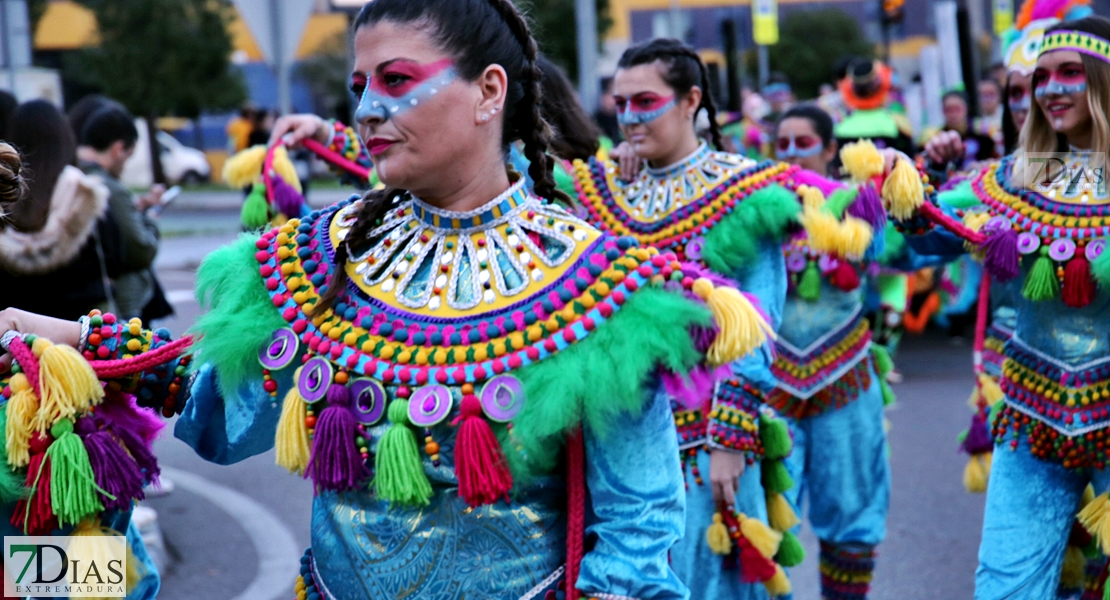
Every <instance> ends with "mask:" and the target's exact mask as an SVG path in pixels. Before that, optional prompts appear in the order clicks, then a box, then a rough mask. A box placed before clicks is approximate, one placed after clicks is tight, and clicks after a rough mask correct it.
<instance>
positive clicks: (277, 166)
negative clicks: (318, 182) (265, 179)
mask: <svg viewBox="0 0 1110 600" xmlns="http://www.w3.org/2000/svg"><path fill="white" fill-rule="evenodd" d="M272 165H273V169H274V171H276V172H277V174H278V175H279V176H280V177H281V178H282V179H284V180H285V183H288V184H289V185H291V186H293V187H294V188H296V190H297V191H298V192H300V191H301V180H300V178H298V177H297V168H296V167H294V166H293V161H291V160H289V151H288V150H286V149H285V146H278V147H277V148H276V149H275V150H274V162H273V163H272Z"/></svg>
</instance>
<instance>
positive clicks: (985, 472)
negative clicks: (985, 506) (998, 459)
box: [964, 452, 994, 494]
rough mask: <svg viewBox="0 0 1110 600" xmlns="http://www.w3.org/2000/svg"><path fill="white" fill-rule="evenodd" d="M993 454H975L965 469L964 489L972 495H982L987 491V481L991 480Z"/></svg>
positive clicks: (969, 459)
mask: <svg viewBox="0 0 1110 600" xmlns="http://www.w3.org/2000/svg"><path fill="white" fill-rule="evenodd" d="M993 456H994V455H993V454H992V453H991V452H984V453H982V454H973V455H972V456H970V457H969V458H968V460H967V466H966V467H964V489H966V490H967V491H969V492H971V493H972V494H982V493H983V492H985V491H987V481H989V480H990V474H991V458H992V457H993Z"/></svg>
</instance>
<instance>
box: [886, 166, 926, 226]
mask: <svg viewBox="0 0 1110 600" xmlns="http://www.w3.org/2000/svg"><path fill="white" fill-rule="evenodd" d="M881 196H882V197H883V200H885V201H886V205H887V212H889V213H890V214H891V216H893V217H894V218H895V219H903V220H904V219H909V218H910V217H912V216H913V213H914V211H916V210H917V209H918V207H920V206H921V205H922V204H923V203H924V202H925V186H924V184H922V183H921V176H920V175H918V173H917V169H915V168H914V166H913V165H912V164H910V163H909V162H908V161H905V160H898V161H896V162H895V164H894V170H892V171H891V172H890V175H888V176H887V178H886V181H885V182H883V191H882V194H881Z"/></svg>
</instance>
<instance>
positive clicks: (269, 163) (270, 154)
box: [262, 144, 277, 204]
mask: <svg viewBox="0 0 1110 600" xmlns="http://www.w3.org/2000/svg"><path fill="white" fill-rule="evenodd" d="M275 150H277V145H276V144H275V145H273V146H270V147H269V148H267V149H266V160H265V161H264V163H263V165H262V183H264V184H266V201H267V202H269V203H270V204H273V202H274V182H273V181H271V180H270V171H272V170H273V169H274V151H275Z"/></svg>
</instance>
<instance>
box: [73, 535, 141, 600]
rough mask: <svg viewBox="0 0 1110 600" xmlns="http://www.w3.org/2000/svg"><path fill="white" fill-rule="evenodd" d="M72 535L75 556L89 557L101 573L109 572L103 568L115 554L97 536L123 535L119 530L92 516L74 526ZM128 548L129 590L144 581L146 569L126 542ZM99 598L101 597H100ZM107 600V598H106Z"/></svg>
mask: <svg viewBox="0 0 1110 600" xmlns="http://www.w3.org/2000/svg"><path fill="white" fill-rule="evenodd" d="M70 535H71V536H73V537H74V538H76V539H73V540H71V541H70V543H69V548H68V550H69V551H70V553H71V555H73V556H80V557H82V558H85V557H91V558H88V560H90V561H96V563H97V566H98V567H100V568H101V574H102V575H106V574H107V573H106V572H105V571H104V570H103V569H104V568H103V565H106V564H108V561H109V560H115V558H114V557H115V554H114V553H112V552H111V551H110V550H109V548H108V547H107V546H105V545H104V544H101V543H100V542H99V541H98V540H97V539H96V538H97V537H100V536H120V535H123V534H121V533H120V532H118V531H115V530H113V529H110V528H108V527H104V526H103V525H101V524H100V517H99V516H96V517H92V518H89V519H85V520H84V521H82V522H81V523H79V524H78V525H77V527H74V528H73V531H72V532H70ZM125 546H126V548H127V573H126V576H127V584H126V585H127V591H128V592H130V591H132V590H133V589H134V588H135V586H137V585H138V584H139V582H140V581H142V579H143V577H144V576H145V574H146V569H144V568H143V563H142V561H140V560H139V559H138V558H137V557H136V556H135V553H134V551H133V550H132V548H131V544H129V543H126V542H125ZM98 600H99V599H98ZM105 600H107V598H105Z"/></svg>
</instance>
